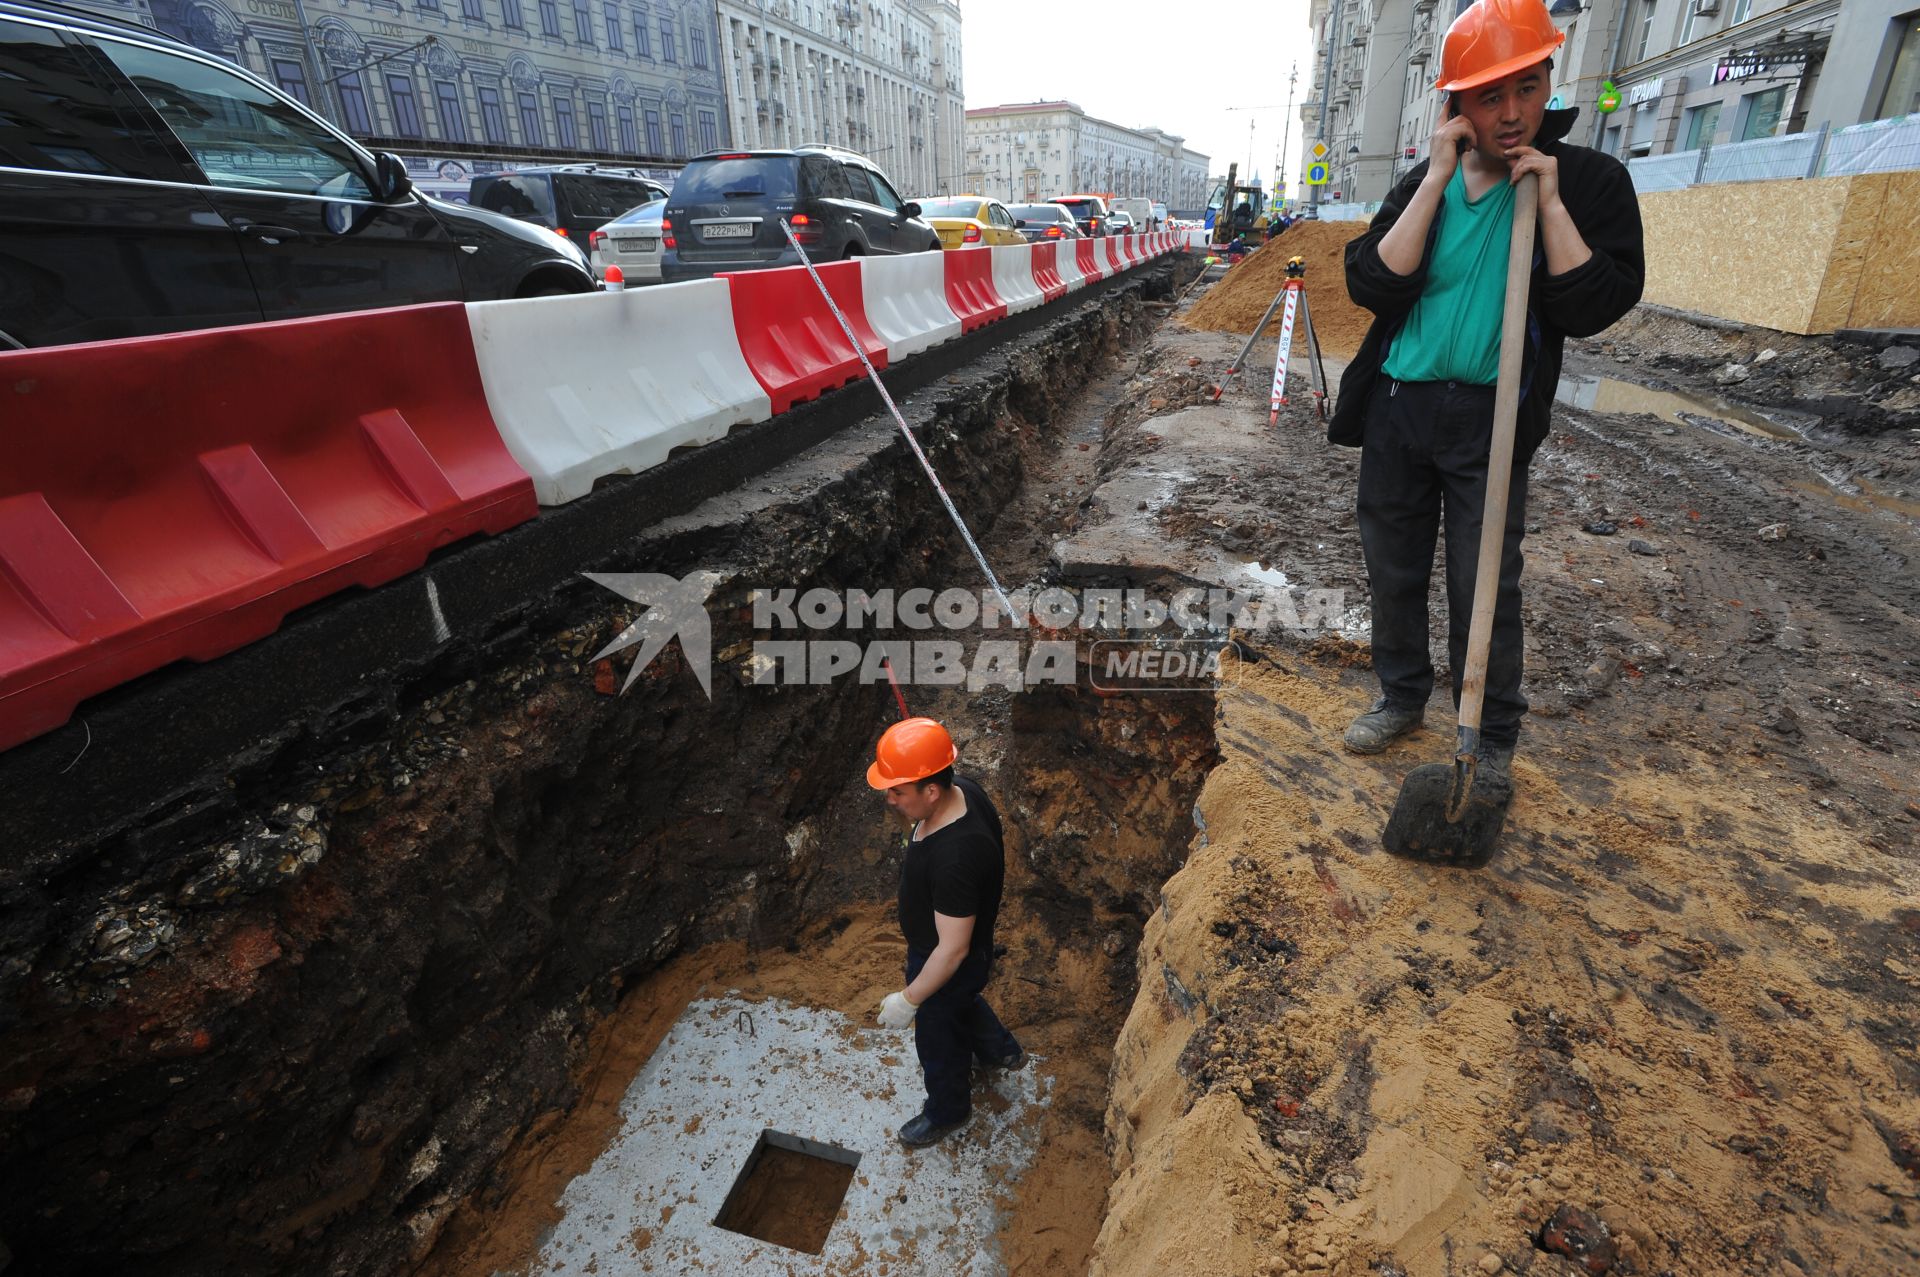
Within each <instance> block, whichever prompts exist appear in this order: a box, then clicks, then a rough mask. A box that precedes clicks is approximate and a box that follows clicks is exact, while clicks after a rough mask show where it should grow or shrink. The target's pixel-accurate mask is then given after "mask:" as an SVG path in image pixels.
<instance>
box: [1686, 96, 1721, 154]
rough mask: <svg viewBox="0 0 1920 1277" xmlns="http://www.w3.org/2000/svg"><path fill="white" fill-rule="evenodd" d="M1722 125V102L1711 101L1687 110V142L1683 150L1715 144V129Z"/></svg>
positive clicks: (1693, 149)
mask: <svg viewBox="0 0 1920 1277" xmlns="http://www.w3.org/2000/svg"><path fill="white" fill-rule="evenodd" d="M1719 127H1720V104H1719V103H1718V102H1709V103H1707V104H1706V105H1705V106H1696V107H1694V108H1693V109H1692V110H1691V111H1688V112H1687V144H1686V146H1684V147H1682V148H1681V149H1682V150H1687V151H1697V150H1699V149H1700V148H1701V147H1703V146H1711V145H1712V144H1713V131H1714V130H1715V129H1717V128H1719Z"/></svg>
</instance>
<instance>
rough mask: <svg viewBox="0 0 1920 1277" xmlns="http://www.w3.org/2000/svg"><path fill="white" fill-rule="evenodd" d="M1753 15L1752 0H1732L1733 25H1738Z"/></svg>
mask: <svg viewBox="0 0 1920 1277" xmlns="http://www.w3.org/2000/svg"><path fill="white" fill-rule="evenodd" d="M1752 16H1753V0H1733V25H1734V26H1736V27H1737V26H1739V25H1740V24H1741V23H1742V22H1745V21H1746V20H1747V19H1748V18H1751V17H1752Z"/></svg>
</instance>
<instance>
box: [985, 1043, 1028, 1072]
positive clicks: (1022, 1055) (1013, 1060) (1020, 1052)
mask: <svg viewBox="0 0 1920 1277" xmlns="http://www.w3.org/2000/svg"><path fill="white" fill-rule="evenodd" d="M975 1067H977V1068H978V1069H979V1070H980V1071H981V1072H983V1073H1017V1072H1019V1071H1020V1070H1021V1069H1024V1068H1025V1067H1027V1048H1025V1047H1024V1046H1020V1047H1015V1048H1014V1050H1013V1054H1012V1055H1009V1056H1008V1057H1007V1058H1006V1059H1004V1060H978V1061H976V1062H975Z"/></svg>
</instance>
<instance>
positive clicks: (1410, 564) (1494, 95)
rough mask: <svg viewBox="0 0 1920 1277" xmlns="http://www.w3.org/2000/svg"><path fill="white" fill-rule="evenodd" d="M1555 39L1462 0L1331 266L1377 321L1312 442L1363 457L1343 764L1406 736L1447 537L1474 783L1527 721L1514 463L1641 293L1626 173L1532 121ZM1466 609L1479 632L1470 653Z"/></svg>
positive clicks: (1535, 11)
mask: <svg viewBox="0 0 1920 1277" xmlns="http://www.w3.org/2000/svg"><path fill="white" fill-rule="evenodd" d="M1564 39H1565V36H1564V35H1563V34H1562V33H1561V32H1559V31H1557V30H1555V29H1554V25H1553V21H1552V19H1551V18H1549V17H1548V16H1547V8H1546V5H1545V4H1543V3H1542V0H1477V3H1475V4H1473V5H1472V6H1471V7H1469V8H1468V9H1467V10H1466V11H1465V12H1463V13H1462V14H1461V15H1460V16H1459V18H1457V19H1456V20H1455V21H1454V23H1453V25H1452V26H1451V27H1450V28H1449V29H1448V31H1447V35H1446V41H1445V44H1444V46H1443V49H1442V53H1441V75H1440V79H1439V82H1438V83H1437V84H1436V85H1435V87H1436V88H1437V89H1438V90H1439V91H1440V92H1442V93H1444V94H1446V95H1447V104H1446V108H1445V111H1444V116H1445V118H1444V120H1443V121H1442V123H1441V124H1440V126H1439V128H1438V129H1436V130H1435V131H1434V134H1433V139H1432V144H1431V153H1430V155H1429V157H1428V159H1427V160H1426V161H1425V162H1424V163H1421V164H1419V165H1416V166H1415V167H1414V168H1413V170H1412V171H1411V172H1409V173H1408V174H1407V175H1406V176H1405V177H1404V178H1403V179H1402V180H1401V181H1400V182H1399V184H1398V185H1396V186H1395V187H1394V189H1393V191H1392V192H1391V193H1390V194H1389V195H1388V197H1387V199H1386V202H1385V203H1384V204H1383V205H1382V207H1381V210H1380V212H1379V213H1378V214H1377V215H1376V216H1375V217H1374V219H1373V222H1372V224H1371V226H1370V227H1369V228H1368V230H1367V232H1366V233H1365V234H1364V235H1361V236H1360V237H1359V238H1357V239H1355V240H1354V241H1353V242H1352V243H1351V244H1350V245H1349V246H1348V248H1347V259H1346V260H1347V288H1348V291H1349V292H1350V293H1351V294H1352V296H1353V299H1354V300H1355V301H1356V302H1358V303H1359V304H1361V305H1362V306H1365V307H1366V308H1367V309H1368V310H1371V311H1372V312H1373V313H1374V315H1375V319H1374V321H1373V323H1372V325H1371V327H1369V329H1368V331H1367V335H1366V339H1365V341H1363V342H1362V343H1361V346H1360V350H1359V353H1358V354H1357V355H1356V356H1355V357H1354V360H1353V362H1352V363H1351V364H1349V365H1348V366H1347V369H1346V372H1345V374H1344V375H1343V376H1342V378H1341V384H1340V397H1339V401H1338V409H1337V411H1336V412H1335V413H1334V416H1333V419H1332V421H1331V422H1330V423H1329V425H1328V431H1327V437H1328V440H1329V441H1330V442H1332V443H1337V444H1344V445H1346V446H1348V447H1358V448H1360V449H1361V460H1360V485H1359V523H1360V539H1361V544H1362V547H1363V548H1364V550H1365V554H1366V563H1367V579H1368V583H1369V585H1370V586H1371V589H1372V595H1373V665H1374V671H1375V673H1376V674H1377V675H1378V677H1379V680H1380V697H1379V699H1378V701H1377V702H1376V703H1375V704H1374V706H1373V708H1371V709H1369V710H1368V711H1367V712H1366V713H1364V714H1362V715H1360V716H1359V717H1358V718H1357V719H1355V720H1354V722H1353V724H1352V725H1351V726H1350V727H1348V729H1347V732H1346V742H1345V743H1346V746H1347V748H1348V749H1350V750H1352V751H1354V752H1356V753H1362V754H1372V753H1378V752H1379V751H1381V750H1383V749H1385V748H1386V747H1387V745H1388V744H1389V743H1391V742H1392V741H1393V740H1394V739H1395V738H1397V737H1399V736H1402V735H1404V734H1406V733H1408V732H1410V731H1412V730H1414V728H1416V727H1418V726H1419V725H1420V723H1421V720H1422V718H1423V717H1424V714H1425V708H1426V703H1427V700H1428V697H1429V696H1430V695H1431V693H1432V690H1433V680H1434V673H1433V665H1432V661H1431V659H1430V658H1429V656H1428V636H1427V618H1428V615H1429V606H1428V582H1429V577H1430V575H1431V570H1432V564H1433V550H1434V542H1435V539H1436V536H1437V534H1438V531H1439V529H1440V527H1441V526H1442V524H1443V523H1444V526H1445V529H1446V584H1447V615H1448V640H1449V641H1448V648H1449V653H1450V656H1451V665H1452V673H1453V691H1454V700H1455V703H1456V705H1458V706H1460V707H1461V710H1462V723H1461V726H1462V732H1461V750H1460V755H1461V757H1462V758H1464V759H1471V760H1472V764H1473V765H1475V766H1478V768H1479V770H1480V772H1481V773H1482V775H1483V783H1484V781H1496V782H1497V783H1500V784H1505V783H1506V773H1507V766H1508V763H1509V761H1510V759H1511V757H1512V754H1513V750H1514V746H1515V743H1516V741H1517V740H1518V738H1519V732H1520V720H1521V717H1522V715H1524V714H1525V712H1526V709H1527V702H1526V699H1525V697H1524V696H1523V695H1522V694H1521V689H1520V681H1521V659H1522V635H1521V623H1520V566H1521V553H1520V539H1521V534H1522V530H1523V528H1524V526H1525V507H1526V487H1527V463H1528V461H1529V460H1530V459H1531V457H1532V455H1533V452H1534V450H1535V449H1536V448H1537V447H1538V446H1539V444H1540V442H1541V440H1543V439H1544V438H1545V437H1546V434H1547V422H1548V414H1549V412H1550V410H1551V408H1552V405H1553V396H1554V390H1555V386H1556V384H1557V382H1558V380H1559V374H1560V362H1561V354H1562V349H1563V346H1564V344H1565V341H1566V339H1567V338H1568V337H1570V336H1572V337H1585V336H1590V335H1592V334H1594V333H1597V332H1599V331H1600V330H1602V329H1603V328H1606V327H1607V326H1608V325H1610V324H1612V323H1613V322H1614V321H1616V320H1618V319H1619V318H1620V317H1621V316H1622V315H1624V314H1626V313H1627V311H1628V310H1630V309H1632V307H1633V306H1634V304H1635V303H1636V302H1638V301H1639V299H1640V290H1641V285H1642V282H1643V279H1644V275H1645V261H1644V254H1643V250H1642V244H1641V231H1640V208H1639V204H1638V202H1637V201H1636V199H1635V197H1634V191H1633V183H1632V181H1631V180H1630V179H1629V177H1628V175H1627V171H1626V169H1625V167H1624V166H1623V165H1621V164H1620V162H1619V161H1617V160H1615V159H1613V158H1612V157H1610V156H1607V155H1603V154H1601V153H1599V152H1597V151H1593V150H1590V149H1588V148H1586V147H1581V146H1574V145H1571V144H1569V143H1567V142H1565V141H1563V140H1562V139H1563V138H1565V136H1566V134H1567V131H1568V130H1569V129H1570V128H1571V127H1572V125H1573V121H1574V117H1575V115H1576V114H1577V112H1576V111H1572V110H1548V109H1547V101H1548V99H1549V97H1550V96H1551V95H1552V93H1553V86H1552V70H1553V62H1552V60H1551V58H1552V54H1553V52H1554V50H1555V49H1556V48H1558V47H1559V45H1560V43H1561V41H1562V40H1564ZM1536 184H1537V186H1536ZM1536 210H1537V227H1536V224H1535V223H1536ZM1510 256H1511V258H1512V260H1513V261H1514V262H1517V263H1521V268H1520V269H1519V270H1512V269H1509V257H1510ZM1503 352H1504V354H1505V355H1506V359H1505V361H1503V359H1502V355H1503ZM1503 415H1504V418H1505V420H1504V423H1502V422H1501V418H1502V416H1503ZM1502 425H1504V431H1505V438H1504V440H1503V439H1502V437H1501V435H1502ZM1502 444H1504V446H1505V454H1506V456H1507V457H1509V458H1510V462H1509V464H1508V466H1507V467H1506V468H1505V470H1504V474H1503V476H1501V477H1500V479H1499V480H1498V481H1497V482H1495V483H1493V484H1491V485H1490V484H1489V477H1490V464H1489V460H1490V457H1493V456H1495V455H1497V454H1498V453H1499V452H1500V451H1501V445H1502ZM1496 496H1497V497H1499V498H1500V499H1501V507H1502V508H1501V509H1500V511H1499V513H1498V514H1497V515H1496V516H1495V518H1494V520H1493V525H1492V527H1491V528H1489V529H1488V537H1487V546H1486V547H1485V550H1486V554H1485V555H1484V556H1483V555H1482V549H1483V547H1482V545H1481V541H1482V537H1481V533H1482V525H1483V519H1482V516H1483V513H1485V514H1495V511H1494V508H1493V507H1494V504H1495V503H1494V498H1495V497H1496ZM1508 498H1510V499H1508ZM1503 530H1504V531H1503ZM1483 562H1484V564H1485V566H1486V571H1485V572H1484V574H1481V573H1478V572H1477V568H1478V567H1479V566H1480V565H1481V564H1482V563H1483ZM1481 584H1484V587H1485V588H1483V589H1478V590H1477V589H1476V587H1477V586H1479V585H1481ZM1476 592H1478V593H1479V594H1480V595H1482V596H1483V598H1482V605H1483V610H1484V611H1485V612H1486V614H1487V615H1486V616H1485V618H1484V624H1482V625H1481V626H1480V630H1481V631H1482V633H1481V635H1480V637H1481V642H1479V643H1478V644H1477V645H1476V644H1473V643H1470V639H1471V638H1473V637H1474V634H1473V632H1472V631H1473V627H1472V626H1471V625H1470V623H1469V618H1470V615H1471V614H1472V613H1473V611H1474V601H1475V596H1476ZM1470 648H1472V649H1475V650H1472V651H1470ZM1476 657H1477V658H1478V662H1479V664H1478V667H1477V668H1475V658H1476ZM1476 675H1478V678H1477V679H1476V677H1475V676H1476ZM1463 684H1464V685H1465V687H1464V690H1465V692H1466V695H1465V696H1464V697H1463ZM1483 706H1484V723H1482V721H1481V720H1482V708H1483ZM1469 710H1470V711H1471V713H1470V715H1469V713H1468V711H1469ZM1469 717H1471V719H1472V722H1471V723H1468V721H1467V719H1468V718H1469ZM1469 770H1471V768H1470V769H1469ZM1466 779H1471V777H1470V776H1469V777H1467V778H1466ZM1508 792H1509V793H1510V790H1509V791H1508ZM1455 797H1459V795H1457V794H1456V795H1455ZM1502 811H1504V808H1503V809H1502ZM1495 832H1497V825H1496V827H1495ZM1392 841H1393V840H1392V839H1391V838H1390V839H1389V843H1390V844H1391V842H1392ZM1432 858H1435V859H1449V858H1453V857H1451V856H1447V855H1435V856H1433V857H1432ZM1460 858H1463V859H1465V858H1469V857H1460Z"/></svg>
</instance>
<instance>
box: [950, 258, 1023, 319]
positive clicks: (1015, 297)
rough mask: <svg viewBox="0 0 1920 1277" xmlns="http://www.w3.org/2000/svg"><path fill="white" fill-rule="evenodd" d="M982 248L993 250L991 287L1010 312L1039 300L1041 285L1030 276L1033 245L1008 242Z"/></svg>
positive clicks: (1012, 312)
mask: <svg viewBox="0 0 1920 1277" xmlns="http://www.w3.org/2000/svg"><path fill="white" fill-rule="evenodd" d="M961 251H963V252H964V251H966V250H964V249H963V250H961ZM982 251H984V252H988V253H992V254H993V290H994V291H995V292H997V293H999V294H1000V300H1001V301H1003V302H1005V303H1006V304H1007V313H1008V314H1009V315H1018V314H1019V313H1020V312H1021V311H1023V310H1032V309H1033V308H1034V307H1035V306H1038V305H1039V304H1040V301H1041V297H1042V294H1041V292H1040V285H1039V284H1038V283H1036V282H1035V281H1034V278H1033V245H1031V244H1009V245H1007V246H1006V247H1004V248H988V249H985V250H982Z"/></svg>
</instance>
